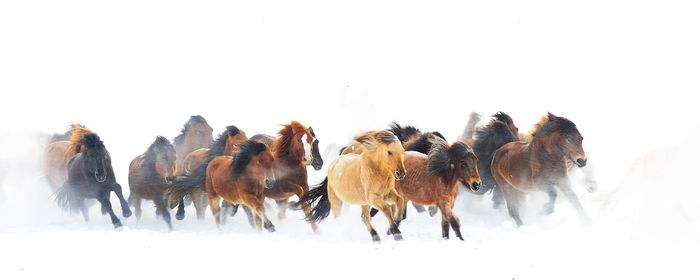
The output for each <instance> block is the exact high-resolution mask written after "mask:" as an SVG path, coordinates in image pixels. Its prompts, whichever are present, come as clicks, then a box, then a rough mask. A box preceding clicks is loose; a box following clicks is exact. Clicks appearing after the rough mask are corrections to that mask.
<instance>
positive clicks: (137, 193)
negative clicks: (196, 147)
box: [129, 136, 175, 230]
mask: <svg viewBox="0 0 700 280" xmlns="http://www.w3.org/2000/svg"><path fill="white" fill-rule="evenodd" d="M174 176H175V148H174V147H173V145H172V144H170V141H168V139H166V138H165V137H163V136H158V137H156V140H155V141H154V142H153V144H151V146H150V147H148V150H146V152H145V153H143V154H142V155H140V156H138V157H136V158H134V160H132V161H131V164H130V165H129V189H130V190H131V192H130V195H129V203H130V204H131V205H132V206H134V209H135V211H134V212H135V214H136V219H141V213H142V211H141V199H149V200H153V203H154V204H155V206H156V215H161V216H163V220H165V223H167V224H168V228H169V229H171V230H172V229H173V225H172V223H171V222H170V213H169V211H168V208H167V207H166V206H165V201H164V200H163V189H164V188H165V185H166V184H168V183H169V181H170V180H171V179H172V178H173V177H174Z"/></svg>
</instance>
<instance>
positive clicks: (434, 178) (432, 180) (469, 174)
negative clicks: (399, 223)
mask: <svg viewBox="0 0 700 280" xmlns="http://www.w3.org/2000/svg"><path fill="white" fill-rule="evenodd" d="M431 142H432V143H433V146H432V148H431V150H430V153H429V154H428V155H425V154H422V153H418V152H414V151H408V152H406V153H405V157H406V159H405V164H406V178H404V179H403V180H401V181H399V182H398V183H397V184H396V189H397V190H398V193H399V195H401V196H403V197H404V199H405V200H406V201H408V200H410V201H412V202H414V203H417V204H419V205H426V206H437V208H439V209H440V213H441V214H442V223H441V224H442V237H443V238H445V239H449V236H450V235H449V227H450V226H452V230H454V232H455V235H456V236H457V238H459V239H460V240H464V238H462V233H461V232H460V229H459V227H460V226H459V220H458V219H457V217H455V216H454V214H453V213H452V209H453V207H454V203H455V200H456V198H457V193H458V191H459V185H464V186H466V187H467V188H469V189H471V190H472V191H478V190H479V187H480V185H481V179H480V177H479V171H478V170H477V158H476V156H475V155H474V152H472V150H471V149H470V148H469V146H467V145H466V144H464V143H462V142H459V141H458V142H455V143H454V144H452V145H451V146H450V145H449V144H447V142H446V141H445V140H443V139H441V138H434V139H433V140H432V141H431ZM402 207H403V211H402V212H404V213H405V210H406V202H404V205H403V206H402Z"/></svg>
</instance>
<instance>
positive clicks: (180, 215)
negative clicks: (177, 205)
mask: <svg viewBox="0 0 700 280" xmlns="http://www.w3.org/2000/svg"><path fill="white" fill-rule="evenodd" d="M175 219H177V220H178V221H182V220H184V219H185V213H182V214H180V213H177V214H175Z"/></svg>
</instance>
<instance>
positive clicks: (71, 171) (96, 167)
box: [55, 133, 131, 228]
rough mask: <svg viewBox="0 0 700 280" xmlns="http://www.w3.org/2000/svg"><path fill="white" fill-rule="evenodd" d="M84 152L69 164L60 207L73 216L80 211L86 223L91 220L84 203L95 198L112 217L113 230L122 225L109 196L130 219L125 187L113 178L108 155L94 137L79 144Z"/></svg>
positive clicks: (87, 136) (58, 194)
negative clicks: (123, 188)
mask: <svg viewBox="0 0 700 280" xmlns="http://www.w3.org/2000/svg"><path fill="white" fill-rule="evenodd" d="M80 145H81V146H82V147H83V148H84V150H83V152H81V153H78V154H76V155H75V156H73V158H72V159H71V160H70V162H69V163H68V180H67V181H66V182H65V183H64V184H63V186H62V187H61V188H60V189H59V190H58V191H56V194H55V196H56V202H57V203H58V205H59V206H60V207H61V208H63V209H66V210H70V212H71V213H77V212H78V211H80V212H81V213H82V214H83V218H85V221H87V220H88V211H87V206H86V205H85V199H90V198H94V199H97V201H99V202H100V204H102V214H103V215H104V214H106V213H109V216H110V218H111V219H112V225H114V228H119V227H121V226H122V223H121V222H120V221H119V218H117V215H115V214H114V211H113V210H112V204H111V203H110V202H109V196H110V192H114V193H115V194H116V195H117V197H118V198H119V202H120V204H121V207H122V215H123V216H124V218H128V217H129V216H131V210H130V209H129V204H128V203H127V202H126V200H125V199H124V195H122V187H121V186H120V185H119V184H118V183H117V181H116V179H115V178H114V170H113V169H112V162H111V158H110V156H109V152H107V149H106V148H105V146H104V144H103V143H102V141H101V140H100V137H99V136H97V134H94V133H88V134H85V135H84V136H83V138H82V139H81V140H80Z"/></svg>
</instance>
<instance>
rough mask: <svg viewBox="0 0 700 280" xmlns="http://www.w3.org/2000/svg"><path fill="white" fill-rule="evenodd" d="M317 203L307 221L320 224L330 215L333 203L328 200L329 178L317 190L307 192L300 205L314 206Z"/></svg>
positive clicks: (300, 200)
mask: <svg viewBox="0 0 700 280" xmlns="http://www.w3.org/2000/svg"><path fill="white" fill-rule="evenodd" d="M315 201H318V202H317V203H316V206H313V207H312V208H311V213H309V215H308V216H307V217H306V221H309V222H320V221H323V219H325V218H326V217H328V214H330V212H331V203H330V201H329V200H328V177H326V178H325V179H324V180H323V182H321V183H320V184H318V185H317V186H316V187H315V188H313V189H311V190H309V191H308V192H306V193H305V194H304V195H303V196H302V197H301V199H299V202H298V205H312V204H313V203H314V202H315Z"/></svg>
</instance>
